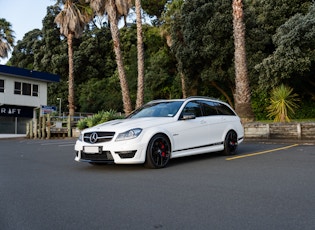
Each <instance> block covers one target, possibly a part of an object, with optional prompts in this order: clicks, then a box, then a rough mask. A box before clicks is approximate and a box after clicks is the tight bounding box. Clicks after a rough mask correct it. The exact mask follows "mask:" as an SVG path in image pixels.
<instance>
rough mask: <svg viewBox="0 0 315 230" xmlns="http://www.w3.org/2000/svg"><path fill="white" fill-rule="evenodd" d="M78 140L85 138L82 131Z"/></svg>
mask: <svg viewBox="0 0 315 230" xmlns="http://www.w3.org/2000/svg"><path fill="white" fill-rule="evenodd" d="M78 140H79V141H82V140H83V134H82V133H80V135H79V137H78Z"/></svg>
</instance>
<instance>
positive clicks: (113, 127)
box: [83, 117, 174, 133]
mask: <svg viewBox="0 0 315 230" xmlns="http://www.w3.org/2000/svg"><path fill="white" fill-rule="evenodd" d="M173 121H174V117H145V118H130V119H118V120H112V121H108V122H105V123H102V124H99V125H97V126H94V127H91V128H88V129H85V130H83V132H84V133H86V132H102V131H103V132H125V131H127V130H129V129H133V128H141V129H144V128H149V127H154V126H161V125H165V124H168V123H171V122H173Z"/></svg>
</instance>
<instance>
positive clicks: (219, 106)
mask: <svg viewBox="0 0 315 230" xmlns="http://www.w3.org/2000/svg"><path fill="white" fill-rule="evenodd" d="M216 108H217V110H218V113H219V114H220V115H232V116H235V113H234V112H233V111H232V110H231V109H230V108H229V107H227V106H226V105H224V104H221V103H217V106H216Z"/></svg>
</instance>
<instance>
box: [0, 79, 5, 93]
mask: <svg viewBox="0 0 315 230" xmlns="http://www.w3.org/2000/svg"><path fill="white" fill-rule="evenodd" d="M0 93H4V80H2V79H0Z"/></svg>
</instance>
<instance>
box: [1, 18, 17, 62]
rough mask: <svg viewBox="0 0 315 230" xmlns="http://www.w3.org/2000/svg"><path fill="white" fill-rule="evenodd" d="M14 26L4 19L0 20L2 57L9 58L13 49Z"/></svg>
mask: <svg viewBox="0 0 315 230" xmlns="http://www.w3.org/2000/svg"><path fill="white" fill-rule="evenodd" d="M11 27H12V25H11V23H10V22H8V21H6V20H5V19H4V18H0V57H1V58H6V57H8V53H9V51H11V47H13V45H14V38H15V37H14V35H13V33H14V32H13V30H12V29H11Z"/></svg>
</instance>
